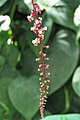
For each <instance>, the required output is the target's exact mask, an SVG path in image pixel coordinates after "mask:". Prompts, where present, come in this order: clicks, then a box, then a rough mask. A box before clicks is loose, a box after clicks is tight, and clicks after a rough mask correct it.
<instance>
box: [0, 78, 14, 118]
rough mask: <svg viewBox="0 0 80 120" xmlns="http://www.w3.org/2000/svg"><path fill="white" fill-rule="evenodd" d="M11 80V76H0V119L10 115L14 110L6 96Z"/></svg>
mask: <svg viewBox="0 0 80 120" xmlns="http://www.w3.org/2000/svg"><path fill="white" fill-rule="evenodd" d="M12 81H13V78H12V77H7V76H6V77H0V110H1V113H3V114H1V115H0V117H2V120H3V119H7V118H9V117H11V115H12V114H13V111H14V109H13V107H12V105H11V102H10V100H9V96H8V86H9V84H10V83H11V82H12ZM8 120H9V119H8Z"/></svg>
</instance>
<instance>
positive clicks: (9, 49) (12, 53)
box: [2, 44, 20, 70]
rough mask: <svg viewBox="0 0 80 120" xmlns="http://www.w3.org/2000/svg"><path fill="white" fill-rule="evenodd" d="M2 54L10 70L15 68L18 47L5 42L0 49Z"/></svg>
mask: <svg viewBox="0 0 80 120" xmlns="http://www.w3.org/2000/svg"><path fill="white" fill-rule="evenodd" d="M2 55H4V56H5V57H6V60H7V63H6V65H8V67H10V68H11V69H12V70H15V67H16V65H17V62H18V57H19V55H20V52H19V50H18V48H17V47H16V46H14V45H7V44H5V45H4V46H3V49H2Z"/></svg>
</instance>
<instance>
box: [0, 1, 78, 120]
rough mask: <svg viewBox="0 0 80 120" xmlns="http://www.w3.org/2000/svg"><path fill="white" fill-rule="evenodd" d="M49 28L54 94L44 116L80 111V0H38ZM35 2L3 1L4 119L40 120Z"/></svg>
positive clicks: (0, 119)
mask: <svg viewBox="0 0 80 120" xmlns="http://www.w3.org/2000/svg"><path fill="white" fill-rule="evenodd" d="M35 1H36V2H38V3H39V5H40V6H41V8H42V9H43V12H42V15H40V16H41V17H42V18H43V26H45V25H46V26H47V27H48V30H47V32H46V33H45V39H44V41H43V45H46V44H49V45H50V49H49V50H47V51H45V52H46V53H47V55H48V57H49V59H50V60H49V64H50V69H49V71H50V72H51V76H50V80H51V84H50V94H49V97H48V103H47V105H46V108H45V116H48V115H52V114H53V115H54V114H69V113H80V41H79V39H80V6H79V4H80V0H74V1H72V0H43V1H42V0H35ZM31 9H32V4H31V0H0V120H38V119H39V118H40V115H39V95H40V93H39V86H40V85H39V81H38V78H39V73H38V72H37V68H38V64H37V63H36V62H35V58H36V57H38V56H39V55H38V52H39V47H34V46H33V44H32V40H33V39H34V38H35V37H36V36H35V34H34V33H33V32H31V31H30V27H31V26H33V23H29V22H28V20H27V15H29V14H30V13H31Z"/></svg>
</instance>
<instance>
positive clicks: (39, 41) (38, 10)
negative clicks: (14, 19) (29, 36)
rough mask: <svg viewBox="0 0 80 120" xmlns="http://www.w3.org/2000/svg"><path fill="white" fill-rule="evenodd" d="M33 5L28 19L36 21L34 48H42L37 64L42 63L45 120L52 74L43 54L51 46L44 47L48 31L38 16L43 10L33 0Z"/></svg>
mask: <svg viewBox="0 0 80 120" xmlns="http://www.w3.org/2000/svg"><path fill="white" fill-rule="evenodd" d="M32 4H33V10H32V12H31V15H30V16H27V19H28V21H29V22H32V21H34V26H33V27H31V31H33V32H34V33H35V34H36V35H37V38H35V40H32V43H33V44H34V46H38V45H39V46H40V52H39V55H40V58H36V62H40V64H39V68H38V72H40V78H39V81H40V89H39V90H40V105H39V106H40V114H41V117H42V118H43V116H44V108H45V105H46V102H47V95H48V90H49V83H50V80H48V76H49V75H50V73H48V72H47V70H48V68H49V64H46V61H48V60H49V58H47V57H46V56H47V55H46V54H45V53H44V52H43V49H44V48H45V49H48V48H49V45H46V46H43V44H42V42H43V40H44V34H45V31H46V30H47V27H46V26H45V27H41V25H42V18H41V17H38V14H41V12H42V10H41V8H40V7H39V5H38V4H37V3H34V1H33V0H32Z"/></svg>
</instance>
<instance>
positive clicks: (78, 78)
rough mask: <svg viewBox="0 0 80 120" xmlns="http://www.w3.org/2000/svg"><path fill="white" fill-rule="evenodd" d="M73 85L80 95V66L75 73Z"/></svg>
mask: <svg viewBox="0 0 80 120" xmlns="http://www.w3.org/2000/svg"><path fill="white" fill-rule="evenodd" d="M72 86H73V89H74V91H75V92H76V94H77V95H78V96H79V97H80V66H79V67H78V68H77V69H76V71H75V73H74V75H73V79H72Z"/></svg>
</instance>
